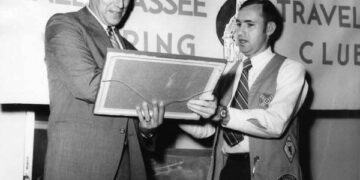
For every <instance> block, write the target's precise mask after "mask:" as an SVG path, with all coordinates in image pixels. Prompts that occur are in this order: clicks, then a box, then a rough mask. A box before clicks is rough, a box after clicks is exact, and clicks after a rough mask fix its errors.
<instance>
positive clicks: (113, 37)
mask: <svg viewBox="0 0 360 180" xmlns="http://www.w3.org/2000/svg"><path fill="white" fill-rule="evenodd" d="M107 32H108V35H109V38H110V41H111V45H112V46H113V48H116V49H120V45H119V43H118V41H117V40H116V35H115V31H114V29H113V28H112V27H111V26H108V27H107Z"/></svg>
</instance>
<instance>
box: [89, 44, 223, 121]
mask: <svg viewBox="0 0 360 180" xmlns="http://www.w3.org/2000/svg"><path fill="white" fill-rule="evenodd" d="M224 68H225V60H223V59H215V58H205V57H196V56H184V55H170V54H162V53H149V52H139V51H132V50H117V49H108V54H107V57H106V63H105V66H104V69H103V72H102V73H103V74H102V78H101V83H100V88H99V92H98V95H97V98H96V103H95V108H94V113H95V114H103V115H119V116H137V114H136V109H135V108H136V106H137V105H141V104H142V102H144V101H146V102H148V104H149V105H151V104H152V103H151V102H152V100H157V101H158V102H159V101H163V102H164V105H165V118H171V119H189V120H190V119H196V117H197V116H196V115H195V114H194V113H193V112H192V111H190V110H189V109H188V108H187V107H186V103H187V101H188V100H190V99H192V98H198V97H200V96H203V95H206V94H207V93H212V92H213V90H214V88H215V86H216V84H217V81H218V79H219V77H220V76H221V74H222V72H223V70H224Z"/></svg>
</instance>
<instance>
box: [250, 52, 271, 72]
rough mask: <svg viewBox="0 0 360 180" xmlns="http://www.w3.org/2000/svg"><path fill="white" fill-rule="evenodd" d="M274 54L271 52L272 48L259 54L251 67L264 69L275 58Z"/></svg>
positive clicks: (252, 61) (253, 58)
mask: <svg viewBox="0 0 360 180" xmlns="http://www.w3.org/2000/svg"><path fill="white" fill-rule="evenodd" d="M274 55H275V54H274V53H273V52H272V51H271V48H270V47H268V48H267V49H266V50H265V51H263V52H261V53H259V54H257V55H256V56H254V57H252V58H251V65H252V66H253V67H254V68H256V67H259V68H261V69H262V68H263V67H265V65H266V64H267V63H268V62H269V61H270V60H271V59H272V58H273V57H274Z"/></svg>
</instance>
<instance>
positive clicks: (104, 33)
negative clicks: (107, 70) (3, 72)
mask: <svg viewBox="0 0 360 180" xmlns="http://www.w3.org/2000/svg"><path fill="white" fill-rule="evenodd" d="M131 1H132V0H90V1H89V5H88V6H86V7H84V8H82V9H81V10H79V11H77V12H71V13H65V14H56V15H54V16H52V17H51V18H50V19H49V21H48V23H47V25H46V33H45V56H46V57H45V61H46V65H47V71H48V80H49V89H50V118H49V127H48V148H47V154H46V162H45V175H44V176H45V179H48V180H56V179H61V180H82V179H84V180H91V179H94V180H113V179H122V180H126V179H141V180H142V179H146V171H145V165H144V161H143V158H142V154H141V148H140V144H149V142H152V136H153V133H154V130H155V129H156V127H158V126H159V125H160V124H162V120H163V115H164V107H163V105H162V103H161V102H160V103H158V102H156V101H155V102H153V104H152V105H151V106H148V104H146V103H144V104H142V105H140V106H139V107H137V110H138V111H137V112H138V118H128V117H113V116H99V115H95V114H93V108H94V102H95V98H96V94H97V91H98V88H99V84H100V76H101V73H102V69H103V66H104V63H105V56H106V53H107V48H109V47H113V48H122V49H135V48H134V47H133V46H132V45H131V44H130V43H129V42H128V41H127V40H126V39H124V38H123V37H122V36H121V35H120V34H119V31H118V29H117V28H116V25H118V24H119V23H120V22H121V21H122V19H123V17H124V15H125V12H126V10H127V9H128V7H129V4H130V3H131ZM150 111H151V113H150ZM141 112H142V113H141ZM150 115H151V116H150ZM143 142H145V143H143Z"/></svg>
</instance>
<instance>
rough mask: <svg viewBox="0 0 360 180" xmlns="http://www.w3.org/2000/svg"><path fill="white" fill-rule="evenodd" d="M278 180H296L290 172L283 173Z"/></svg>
mask: <svg viewBox="0 0 360 180" xmlns="http://www.w3.org/2000/svg"><path fill="white" fill-rule="evenodd" d="M278 180H296V177H295V176H293V175H291V174H284V175H282V176H281V177H280V178H278Z"/></svg>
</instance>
